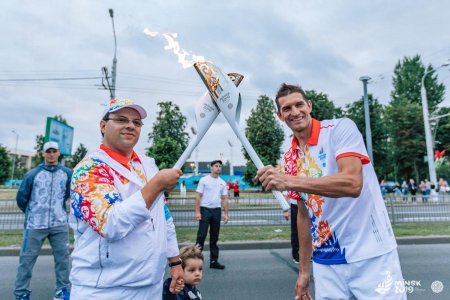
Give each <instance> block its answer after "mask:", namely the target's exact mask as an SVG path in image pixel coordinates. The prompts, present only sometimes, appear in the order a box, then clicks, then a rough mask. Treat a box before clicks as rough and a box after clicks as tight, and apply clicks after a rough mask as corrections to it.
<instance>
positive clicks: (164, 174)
mask: <svg viewBox="0 0 450 300" xmlns="http://www.w3.org/2000/svg"><path fill="white" fill-rule="evenodd" d="M182 174H183V172H182V171H181V170H180V169H163V170H160V171H159V172H158V173H156V175H155V180H156V182H157V184H158V186H159V187H160V191H171V190H173V189H174V188H175V186H176V185H177V183H178V179H180V176H181V175H182Z"/></svg>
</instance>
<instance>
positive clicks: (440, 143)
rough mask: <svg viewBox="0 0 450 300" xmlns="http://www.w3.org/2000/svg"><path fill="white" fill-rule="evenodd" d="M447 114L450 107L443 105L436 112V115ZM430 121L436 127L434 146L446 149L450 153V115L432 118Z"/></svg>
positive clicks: (449, 111)
mask: <svg viewBox="0 0 450 300" xmlns="http://www.w3.org/2000/svg"><path fill="white" fill-rule="evenodd" d="M447 114H450V107H441V108H440V109H439V110H438V111H437V112H436V113H435V116H444V115H447ZM432 117H433V116H432ZM430 123H432V125H434V126H432V127H433V129H434V130H433V136H434V141H435V142H434V148H435V149H436V150H439V151H442V150H446V151H447V152H449V153H448V154H450V115H448V116H445V117H441V118H439V119H436V120H432V121H431V122H430ZM446 154H447V153H446Z"/></svg>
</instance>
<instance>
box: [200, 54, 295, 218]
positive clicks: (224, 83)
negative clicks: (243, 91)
mask: <svg viewBox="0 0 450 300" xmlns="http://www.w3.org/2000/svg"><path fill="white" fill-rule="evenodd" d="M194 67H195V69H196V70H197V72H198V74H199V75H200V78H201V79H202V80H203V82H204V83H205V85H206V87H207V89H208V91H209V94H210V95H211V98H212V99H213V100H214V103H215V105H216V106H217V108H218V109H220V111H222V113H223V115H224V116H225V119H226V120H227V121H228V124H230V126H231V128H232V129H233V131H234V133H235V134H236V136H237V137H238V138H239V140H240V141H241V143H242V145H243V146H244V148H245V150H246V151H247V153H248V155H249V156H250V158H251V159H252V161H253V163H254V164H255V165H256V167H257V168H258V169H259V168H262V167H264V165H263V163H262V161H261V159H260V158H259V157H258V154H256V152H255V150H254V149H253V147H252V145H251V144H250V142H249V141H248V139H247V137H246V136H245V135H244V134H243V133H242V132H241V131H240V130H239V128H238V123H239V117H240V113H241V95H240V93H239V91H238V89H237V88H236V86H235V85H234V84H233V82H232V80H231V79H230V78H228V77H227V76H225V75H223V73H222V71H221V70H220V69H219V68H218V67H217V66H215V65H213V64H211V63H209V62H197V63H195V64H194ZM215 117H217V115H215ZM215 117H214V118H215ZM213 121H214V120H213ZM211 123H212V122H211ZM272 193H273V195H274V196H275V199H277V201H278V203H279V204H280V206H281V208H282V209H283V211H287V210H289V209H290V207H289V204H288V203H287V202H286V200H285V199H284V197H283V195H282V194H281V192H279V191H272Z"/></svg>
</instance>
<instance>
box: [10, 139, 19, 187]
mask: <svg viewBox="0 0 450 300" xmlns="http://www.w3.org/2000/svg"><path fill="white" fill-rule="evenodd" d="M11 132H12V133H14V134H15V135H16V146H15V147H14V157H13V165H12V171H11V181H12V180H14V171H15V170H14V169H15V167H16V158H17V144H18V143H19V134H18V133H17V132H16V131H15V130H11Z"/></svg>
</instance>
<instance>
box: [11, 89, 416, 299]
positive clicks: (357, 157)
mask: <svg viewBox="0 0 450 300" xmlns="http://www.w3.org/2000/svg"><path fill="white" fill-rule="evenodd" d="M275 104H276V107H277V116H278V118H279V119H280V120H281V121H282V122H284V123H286V125H287V126H288V127H289V128H290V129H291V130H292V134H293V138H292V143H291V146H290V147H289V149H287V151H286V153H285V154H284V157H283V159H284V165H285V168H284V172H283V173H281V172H279V170H278V169H276V168H274V167H273V166H265V167H263V168H260V169H259V170H258V171H257V174H256V177H255V178H256V179H258V180H259V181H260V182H261V184H262V186H263V187H264V189H265V190H267V191H271V190H278V191H283V192H285V195H286V198H287V200H288V201H289V202H290V203H291V204H292V205H291V220H292V223H291V224H292V230H297V233H293V234H294V235H295V236H293V238H292V240H293V241H295V244H294V243H293V253H292V255H293V259H294V262H295V263H298V265H299V273H298V278H297V281H296V283H295V294H296V299H312V297H311V295H310V293H309V286H310V265H311V261H312V267H313V271H314V272H313V275H314V285H315V298H316V299H335V298H339V299H341V298H342V299H348V298H355V299H379V298H380V297H381V296H380V294H379V292H378V289H377V287H378V286H379V284H380V282H383V280H385V277H386V274H389V279H390V280H391V281H395V282H403V276H402V271H401V268H400V263H399V258H398V254H397V244H396V240H395V237H394V234H393V231H392V228H391V224H390V222H389V219H388V218H387V215H388V214H387V212H386V207H385V205H384V201H383V197H382V193H381V190H380V189H379V188H378V180H377V177H376V175H375V171H374V168H373V165H372V164H371V162H370V159H369V157H368V155H367V150H366V148H365V146H364V142H363V139H362V135H361V134H360V132H359V131H358V129H357V127H356V125H355V123H354V122H353V121H351V120H350V119H347V118H342V119H334V120H321V121H319V120H316V119H314V118H312V116H311V112H312V109H313V103H312V102H311V101H310V100H309V99H307V97H306V94H305V92H304V91H303V89H302V88H301V87H300V86H296V85H288V84H283V85H282V86H281V87H280V89H279V90H278V92H277V95H276V99H275ZM146 117H147V112H146V110H145V109H144V108H143V107H142V106H140V105H138V104H136V103H134V102H133V101H131V100H128V99H121V100H118V99H113V100H111V102H110V104H109V106H108V107H107V108H106V109H105V112H104V113H103V115H102V118H101V120H100V121H99V129H100V133H101V136H102V143H101V144H100V146H99V147H98V148H96V149H93V150H91V151H89V152H88V154H87V155H86V156H85V157H84V158H83V159H82V161H81V162H80V163H79V164H78V165H77V166H76V167H75V168H74V169H73V170H69V169H67V168H65V167H63V166H61V165H60V164H58V156H59V147H58V144H57V143H54V142H49V143H46V144H45V145H44V149H43V150H44V162H43V164H42V165H41V166H39V167H37V168H36V169H33V170H32V171H30V172H29V173H28V174H27V175H26V178H25V180H24V181H23V183H22V186H21V187H20V190H19V193H18V194H17V202H18V205H19V207H20V208H21V209H22V210H23V211H24V212H25V214H26V218H25V220H26V221H25V230H24V239H23V245H22V250H21V255H20V265H19V269H18V272H17V280H16V285H15V291H14V293H15V296H16V299H22V300H27V299H30V297H31V291H30V289H29V283H30V280H31V272H32V269H33V265H34V262H35V261H36V257H37V255H38V252H39V249H40V247H41V246H42V243H43V241H44V240H45V239H46V238H48V239H49V240H50V243H51V246H52V248H53V254H54V256H55V273H56V275H57V276H56V287H55V299H65V300H67V299H70V298H71V299H75V300H76V299H161V298H163V299H177V300H180V299H202V296H201V294H200V292H199V290H198V288H197V285H198V284H199V283H200V281H201V279H202V270H203V261H204V257H203V253H202V251H203V248H204V242H205V239H206V237H207V235H208V229H209V237H210V264H209V267H210V268H212V269H218V270H224V269H225V265H224V264H222V263H220V262H219V248H218V246H217V242H218V238H219V234H220V225H221V222H223V223H224V224H226V223H227V222H228V220H229V215H228V198H229V196H230V195H229V194H230V192H231V190H233V193H234V197H236V198H238V197H239V192H240V190H239V189H240V188H239V183H238V182H235V183H231V182H228V183H225V182H224V181H223V180H222V179H221V178H220V174H221V170H222V161H220V160H214V161H212V162H211V164H210V168H211V172H210V174H209V175H208V176H205V177H203V178H202V179H201V180H200V182H199V184H198V186H197V189H196V196H195V219H196V220H197V221H198V231H197V240H196V245H190V246H188V247H186V248H182V249H181V250H180V249H179V247H178V242H177V237H176V230H175V225H174V221H173V218H172V215H171V212H170V210H169V208H168V206H167V205H166V201H167V199H166V198H165V196H164V192H167V191H170V190H173V188H174V187H175V186H176V185H177V183H178V182H179V180H180V178H181V175H182V171H181V170H179V169H162V170H160V169H158V167H157V165H156V163H155V160H154V159H152V158H149V157H147V156H144V155H139V154H137V153H136V152H135V151H134V147H135V145H136V143H137V142H138V140H139V137H140V134H141V128H142V126H143V121H142V120H144V119H145V118H146ZM410 183H411V182H410ZM182 186H183V187H184V188H185V185H184V183H183V185H182ZM416 189H417V188H416ZM182 192H183V193H185V192H186V191H185V190H183V191H182ZM68 199H70V200H69V201H70V211H69V212H67V208H66V207H65V203H66V200H68ZM67 219H68V221H67ZM68 226H70V227H71V228H72V230H73V232H74V250H73V252H72V254H71V258H72V266H71V268H70V269H69V259H68V257H69V242H68V235H69V230H68ZM166 268H168V269H169V270H170V278H169V279H166V280H165V281H164V278H165V270H166ZM220 272H222V271H220ZM69 274H70V275H69ZM348 274H351V276H347V275H348ZM382 297H384V298H385V299H388V298H389V299H406V294H405V293H404V292H403V293H398V292H396V291H395V290H390V291H385V292H384V294H383V295H382ZM210 298H212V296H211V297H210Z"/></svg>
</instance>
